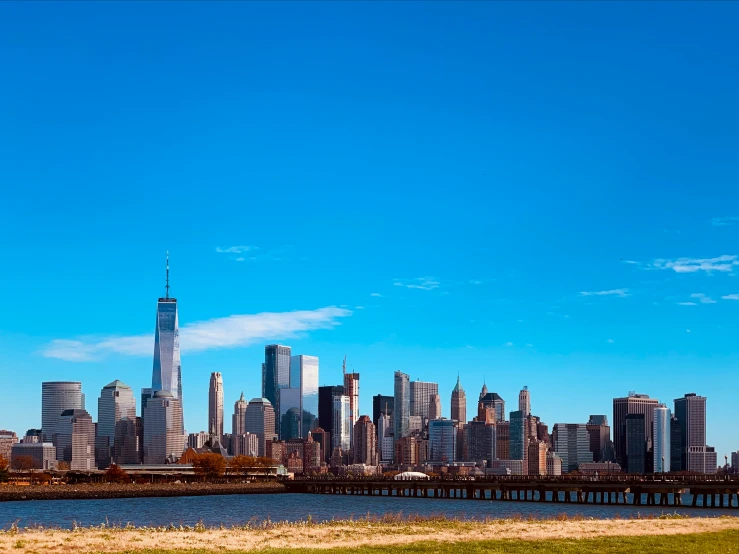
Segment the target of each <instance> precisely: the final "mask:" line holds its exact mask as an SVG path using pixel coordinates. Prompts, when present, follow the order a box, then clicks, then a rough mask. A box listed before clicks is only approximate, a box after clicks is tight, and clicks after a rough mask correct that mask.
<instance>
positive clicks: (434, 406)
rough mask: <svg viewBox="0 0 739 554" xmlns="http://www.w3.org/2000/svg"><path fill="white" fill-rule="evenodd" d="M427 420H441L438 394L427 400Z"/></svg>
mask: <svg viewBox="0 0 739 554" xmlns="http://www.w3.org/2000/svg"><path fill="white" fill-rule="evenodd" d="M428 418H429V419H441V396H439V395H438V394H432V395H431V398H429V410H428Z"/></svg>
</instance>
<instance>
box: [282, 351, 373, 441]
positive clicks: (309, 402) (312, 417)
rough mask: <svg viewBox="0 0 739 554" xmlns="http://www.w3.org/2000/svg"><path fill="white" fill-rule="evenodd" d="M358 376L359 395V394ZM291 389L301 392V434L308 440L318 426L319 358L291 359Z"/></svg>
mask: <svg viewBox="0 0 739 554" xmlns="http://www.w3.org/2000/svg"><path fill="white" fill-rule="evenodd" d="M358 380H359V375H358V374H357V394H359V384H358V383H359V381H358ZM290 388H296V389H298V390H299V391H300V422H299V425H300V434H299V436H300V437H302V438H304V439H307V438H308V433H309V432H310V431H311V430H312V429H313V428H315V427H317V426H318V357H317V356H305V355H303V354H300V355H298V356H292V357H291V358H290Z"/></svg>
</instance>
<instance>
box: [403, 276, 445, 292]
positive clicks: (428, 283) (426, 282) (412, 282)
mask: <svg viewBox="0 0 739 554" xmlns="http://www.w3.org/2000/svg"><path fill="white" fill-rule="evenodd" d="M440 284H441V283H439V281H437V280H436V278H435V277H416V278H415V279H395V282H394V283H393V285H395V286H396V287H405V288H407V289H418V290H434V289H438V288H439V285H440Z"/></svg>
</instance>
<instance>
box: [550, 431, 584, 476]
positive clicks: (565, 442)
mask: <svg viewBox="0 0 739 554" xmlns="http://www.w3.org/2000/svg"><path fill="white" fill-rule="evenodd" d="M552 443H553V444H554V452H556V454H557V456H559V457H560V458H562V472H563V473H569V472H570V471H575V470H577V468H578V466H579V465H580V464H582V463H585V462H592V461H593V454H592V453H591V452H590V437H588V429H587V426H586V425H585V424H582V423H555V424H554V429H553V430H552Z"/></svg>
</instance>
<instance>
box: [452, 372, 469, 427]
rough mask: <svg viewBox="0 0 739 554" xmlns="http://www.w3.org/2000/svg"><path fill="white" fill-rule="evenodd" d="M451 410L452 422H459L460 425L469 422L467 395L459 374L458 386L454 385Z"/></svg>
mask: <svg viewBox="0 0 739 554" xmlns="http://www.w3.org/2000/svg"><path fill="white" fill-rule="evenodd" d="M451 409H452V412H451V419H452V421H458V422H460V423H464V422H465V421H467V395H466V394H465V393H464V389H463V388H462V383H461V382H460V380H459V374H457V384H456V385H454V389H453V390H452V402H451Z"/></svg>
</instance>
